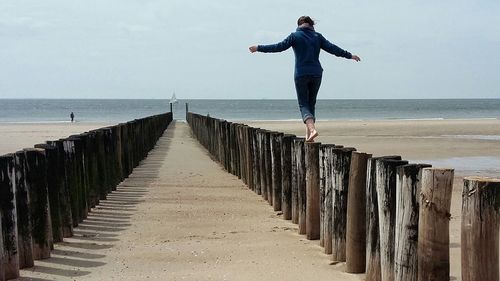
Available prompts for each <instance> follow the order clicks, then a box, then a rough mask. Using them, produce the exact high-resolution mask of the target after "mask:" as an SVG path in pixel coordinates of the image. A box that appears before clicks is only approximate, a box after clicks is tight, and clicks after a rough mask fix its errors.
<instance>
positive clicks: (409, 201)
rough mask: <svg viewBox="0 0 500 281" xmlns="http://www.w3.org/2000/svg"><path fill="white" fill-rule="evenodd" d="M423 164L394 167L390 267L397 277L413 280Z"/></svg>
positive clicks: (415, 268)
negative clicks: (394, 201) (394, 205)
mask: <svg viewBox="0 0 500 281" xmlns="http://www.w3.org/2000/svg"><path fill="white" fill-rule="evenodd" d="M427 167H430V165H427V164H410V165H404V166H399V167H398V168H397V180H396V235H395V239H394V242H395V253H394V271H395V280H397V281H405V280H408V281H417V272H418V270H417V265H418V261H417V245H418V212H419V204H418V200H419V196H420V189H421V183H422V169H423V168H427Z"/></svg>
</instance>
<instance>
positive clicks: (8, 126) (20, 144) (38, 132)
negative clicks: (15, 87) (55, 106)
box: [0, 122, 112, 154]
mask: <svg viewBox="0 0 500 281" xmlns="http://www.w3.org/2000/svg"><path fill="white" fill-rule="evenodd" d="M109 125H112V124H110V123H104V122H95V123H91V122H75V123H70V122H60V123H0V132H1V134H0V154H6V153H13V152H16V151H18V150H20V149H23V148H31V147H33V145H35V144H38V143H44V142H45V141H48V140H57V139H60V138H65V137H69V136H70V135H73V134H80V133H83V132H86V131H90V130H94V129H98V128H102V127H106V126H109Z"/></svg>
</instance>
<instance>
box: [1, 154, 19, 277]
mask: <svg viewBox="0 0 500 281" xmlns="http://www.w3.org/2000/svg"><path fill="white" fill-rule="evenodd" d="M14 165H15V162H14V155H13V154H7V155H3V156H0V248H2V249H3V253H2V252H0V257H4V259H3V260H1V258H0V267H2V266H3V271H4V273H5V278H6V279H14V278H17V277H19V255H18V251H17V214H16V213H17V210H16V198H15V192H16V190H15V186H16V182H15V169H14ZM2 236H3V239H2ZM0 271H2V270H0ZM1 274H2V273H1V272H0V279H1V277H2V276H1Z"/></svg>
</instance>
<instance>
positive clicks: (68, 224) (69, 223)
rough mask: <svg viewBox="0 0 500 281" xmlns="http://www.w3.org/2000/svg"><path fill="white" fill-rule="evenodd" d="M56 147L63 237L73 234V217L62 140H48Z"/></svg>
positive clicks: (66, 163)
mask: <svg viewBox="0 0 500 281" xmlns="http://www.w3.org/2000/svg"><path fill="white" fill-rule="evenodd" d="M48 143H49V144H51V145H53V146H54V147H55V148H56V149H57V171H58V176H57V178H58V179H59V181H60V182H59V184H60V185H61V188H60V190H59V213H60V215H61V228H62V232H63V237H72V236H73V218H72V213H71V201H70V200H71V199H70V195H69V186H68V178H67V170H68V169H69V168H68V167H67V165H68V162H66V159H65V152H64V143H63V141H62V140H57V141H53V142H48Z"/></svg>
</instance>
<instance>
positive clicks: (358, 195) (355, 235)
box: [346, 151, 372, 273]
mask: <svg viewBox="0 0 500 281" xmlns="http://www.w3.org/2000/svg"><path fill="white" fill-rule="evenodd" d="M371 157H372V155H371V154H367V153H362V152H357V151H353V152H352V154H351V167H350V169H349V191H348V195H347V228H346V229H347V232H346V233H347V237H346V272H349V273H363V272H365V267H366V225H365V222H366V193H365V192H366V168H367V164H368V159H369V158H371Z"/></svg>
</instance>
